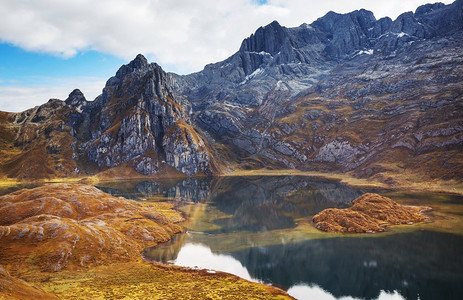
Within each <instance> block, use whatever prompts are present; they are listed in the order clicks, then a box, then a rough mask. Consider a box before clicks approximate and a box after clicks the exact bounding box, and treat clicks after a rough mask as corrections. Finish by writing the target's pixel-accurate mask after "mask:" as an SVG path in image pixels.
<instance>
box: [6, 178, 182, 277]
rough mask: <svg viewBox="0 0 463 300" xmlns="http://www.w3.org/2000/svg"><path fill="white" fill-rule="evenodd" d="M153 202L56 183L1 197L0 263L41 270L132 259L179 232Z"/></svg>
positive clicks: (88, 187)
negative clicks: (139, 201)
mask: <svg viewBox="0 0 463 300" xmlns="http://www.w3.org/2000/svg"><path fill="white" fill-rule="evenodd" d="M154 205H155V204H141V203H138V202H135V201H131V200H127V199H123V198H116V197H113V196H111V195H109V194H106V193H103V192H102V191H100V190H98V189H96V188H95V187H92V186H87V185H76V184H73V185H71V184H60V185H51V186H44V187H39V188H35V189H31V190H20V191H17V192H15V193H11V194H8V195H5V196H2V197H0V220H1V221H0V225H1V226H0V240H1V244H0V264H4V265H7V266H8V268H9V269H10V270H20V269H21V270H25V269H29V268H34V267H39V268H40V269H41V270H43V271H58V270H61V269H64V268H81V267H86V266H92V265H101V264H107V263H110V262H120V261H132V260H136V259H138V258H139V257H140V252H141V251H142V250H143V249H144V248H145V247H147V246H152V245H156V244H157V243H160V242H165V241H168V240H169V239H170V238H171V237H172V236H173V235H174V234H175V233H177V232H180V231H181V230H182V228H181V227H180V226H179V225H177V224H174V223H172V222H171V221H170V220H169V219H168V218H167V217H166V216H164V215H162V214H160V213H158V212H157V211H156V209H155V207H154Z"/></svg>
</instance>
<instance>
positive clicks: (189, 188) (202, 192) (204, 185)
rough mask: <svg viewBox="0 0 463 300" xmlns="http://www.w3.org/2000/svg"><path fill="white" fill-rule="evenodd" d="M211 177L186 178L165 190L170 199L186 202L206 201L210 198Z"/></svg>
mask: <svg viewBox="0 0 463 300" xmlns="http://www.w3.org/2000/svg"><path fill="white" fill-rule="evenodd" d="M210 192H211V178H204V179H198V178H186V179H185V180H183V181H181V182H179V183H178V184H176V185H175V186H173V187H171V188H170V189H169V190H168V191H167V196H168V197H169V198H170V199H179V200H182V201H188V202H206V201H208V200H209V198H210Z"/></svg>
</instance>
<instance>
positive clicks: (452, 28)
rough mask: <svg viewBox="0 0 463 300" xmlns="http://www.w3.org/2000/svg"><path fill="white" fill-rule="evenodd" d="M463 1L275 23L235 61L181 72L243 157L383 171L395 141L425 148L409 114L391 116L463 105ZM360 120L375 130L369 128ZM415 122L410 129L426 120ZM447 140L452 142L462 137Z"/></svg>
mask: <svg viewBox="0 0 463 300" xmlns="http://www.w3.org/2000/svg"><path fill="white" fill-rule="evenodd" d="M461 7H462V1H461V0H460V1H456V2H454V3H453V4H451V5H443V4H430V5H425V6H421V7H419V8H418V9H417V10H416V12H415V13H413V12H407V13H404V14H402V15H400V16H399V17H398V18H397V19H396V20H391V19H390V18H382V19H379V20H376V18H375V17H374V15H373V14H372V13H371V12H369V11H366V10H358V11H354V12H351V13H348V14H338V13H334V12H329V13H328V14H326V15H325V16H323V17H321V18H319V19H318V20H316V21H315V22H313V23H312V24H310V25H308V24H303V25H301V26H299V27H296V28H285V27H283V26H281V25H280V24H279V23H278V22H276V21H274V22H272V23H270V24H269V25H267V26H264V27H261V28H259V29H258V30H257V31H256V32H255V33H254V34H252V35H251V36H250V37H249V38H247V39H245V40H244V41H243V42H242V44H241V47H240V49H239V51H238V52H236V53H235V54H234V55H232V56H231V57H230V58H228V59H226V60H225V61H223V62H218V63H216V64H210V65H207V66H206V67H205V68H204V70H203V71H201V72H198V73H194V74H190V75H187V76H180V77H179V76H175V75H173V79H174V82H175V86H176V88H177V89H178V90H179V91H180V92H181V93H183V94H184V95H186V97H187V98H188V100H189V101H190V102H191V104H192V109H193V116H194V119H195V120H196V122H197V123H198V124H199V125H200V126H201V128H202V129H203V130H205V131H208V132H209V133H211V134H212V135H213V136H214V137H216V138H217V141H220V142H223V143H225V144H227V145H229V146H230V147H231V148H232V149H234V150H233V151H235V152H237V153H239V156H240V160H241V161H245V163H247V161H248V160H252V161H255V160H256V159H255V158H256V157H258V160H259V161H261V162H262V163H261V166H265V165H272V166H275V167H285V168H302V169H309V170H324V171H333V170H335V171H342V172H346V171H352V170H355V173H357V174H359V176H364V175H360V174H365V173H362V172H363V171H364V170H365V169H370V170H379V169H381V167H379V166H378V163H379V161H382V160H383V159H384V156H381V153H383V152H384V151H386V150H390V149H391V148H392V146H393V145H396V146H397V145H409V146H408V149H409V150H410V151H412V152H414V153H416V147H415V146H414V145H413V143H410V142H409V141H408V140H409V138H406V139H403V136H404V134H403V133H401V134H398V131H400V130H401V129H399V127H400V126H402V125H403V123H404V122H405V120H400V121H399V120H394V121H392V122H389V124H394V125H393V126H394V129H392V128H390V127H391V125H389V127H388V128H386V127H385V125H384V122H386V119H387V118H397V117H398V116H399V115H402V114H403V116H406V115H407V113H412V112H413V111H415V110H417V109H422V110H424V111H426V114H427V115H428V116H429V115H438V114H439V113H438V110H440V109H438V107H437V106H436V105H443V106H447V110H449V111H452V110H457V111H459V110H460V108H456V107H454V105H455V104H456V102H455V100H456V99H461V89H459V88H458V85H461V83H462V82H463V73H462V70H460V69H459V68H458V66H459V65H460V64H461V61H460V60H461V59H460V58H459V57H460V56H459V55H458V53H459V52H461V49H462V42H461V41H462V35H461V32H462V26H463V19H462V8H461ZM414 95H421V96H422V97H421V99H424V98H426V99H428V100H426V101H427V102H428V105H426V104H425V103H424V102H425V101H424V100H419V99H418V98H417V97H414ZM443 95H447V96H448V97H446V96H443ZM441 97H444V98H446V99H448V100H446V101H449V102H442V101H440V100H439V99H441ZM450 99H453V100H450ZM434 100H435V101H434ZM450 101H452V102H450ZM431 102H432V103H434V102H435V104H431ZM438 102H440V104H436V103H438ZM347 107H352V108H353V109H354V110H355V112H352V113H351V112H350V109H348V108H347ZM313 112H315V113H313ZM404 118H405V117H404ZM433 119H434V120H436V119H435V118H433ZM457 119H458V117H457V118H455V119H454V120H453V121H451V123H453V124H455V122H459V121H458V120H457ZM436 121H437V120H436ZM439 122H440V121H437V123H439ZM352 123H354V124H352ZM355 123H357V124H355ZM360 123H362V124H361V125H360ZM437 123H436V124H435V126H436V127H438V126H440V125H438V124H437ZM358 125H359V126H362V128H365V129H367V128H369V129H371V130H369V131H370V132H369V133H368V134H363V132H365V131H364V130H357V126H358ZM395 125H397V126H395ZM409 126H410V127H406V128H409V133H410V134H411V132H413V131H414V130H415V129H416V128H418V127H419V125H418V124H415V125H413V124H411V125H409ZM452 126H453V125H452ZM351 128H352V130H351ZM351 131H355V132H351ZM367 131H368V130H367ZM358 133H360V134H358ZM359 135H360V136H361V137H359ZM406 135H407V136H408V134H406ZM443 139H445V140H446V142H443V144H446V145H448V144H447V143H449V142H450V139H451V140H452V141H453V142H452V143H453V145H456V144H458V142H457V141H459V139H458V138H450V137H449V138H448V139H447V138H443ZM399 140H400V141H399ZM455 143H456V144H455ZM443 144H442V145H443ZM434 145H437V143H435V144H434ZM459 145H461V144H459ZM444 148H445V147H444V146H442V147H440V148H439V150H438V151H447V150H444ZM434 149H437V148H434ZM452 149H453V148H452ZM395 156H396V157H397V155H395ZM410 156H413V154H410ZM410 156H407V159H413V158H411V157H410ZM434 157H438V155H435V156H434ZM372 158H375V159H376V161H375V162H372ZM422 159H423V160H424V158H418V159H417V160H422ZM455 160H458V158H455ZM401 161H402V160H401ZM403 161H406V159H404V160H403ZM381 164H382V162H381ZM366 165H370V166H368V167H366ZM372 165H375V166H374V167H373V166H372ZM415 165H420V163H418V164H415ZM357 170H358V171H357ZM455 170H456V169H455ZM419 172H422V171H419ZM374 173H376V172H375V171H373V172H371V174H374ZM424 173H428V174H430V173H429V170H428V171H426V172H424ZM451 173H452V171H449V172H448V174H451ZM456 177H458V176H456Z"/></svg>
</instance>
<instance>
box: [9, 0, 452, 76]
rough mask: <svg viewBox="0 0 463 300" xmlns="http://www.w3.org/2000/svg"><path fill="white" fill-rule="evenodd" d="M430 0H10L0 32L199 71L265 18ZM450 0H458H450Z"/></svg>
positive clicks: (383, 10) (67, 52)
mask: <svg viewBox="0 0 463 300" xmlns="http://www.w3.org/2000/svg"><path fill="white" fill-rule="evenodd" d="M425 2H428V0H407V1H403V0H376V1H371V0H355V1H353V0H352V1H345V0H325V1H316V0H269V1H268V2H267V4H266V5H262V6H259V5H258V4H257V1H255V0H234V1H229V0H197V1H191V0H169V1H165V0H99V1H94V0H73V1H71V0H68V1H62V0H41V1H36V0H2V1H0V11H2V12H3V13H2V18H1V19H0V39H1V40H2V41H5V42H10V43H13V44H14V45H17V46H20V47H22V48H24V49H26V50H31V51H41V52H46V53H53V54H56V55H60V56H63V57H70V56H73V55H75V54H76V53H78V52H79V51H82V50H88V49H92V50H97V51H100V52H104V53H108V54H113V55H116V56H118V57H121V58H124V59H126V60H129V59H132V58H133V57H134V56H135V55H136V54H138V53H143V54H145V55H146V56H147V57H148V58H149V59H150V60H153V61H157V62H158V63H159V64H161V65H162V66H164V67H165V68H166V69H167V70H170V71H176V72H180V73H189V72H192V71H199V70H201V69H202V68H203V66H204V65H205V64H207V63H210V62H216V61H220V60H223V59H225V58H226V57H228V56H230V55H231V54H233V53H234V52H235V51H237V50H238V48H239V46H240V43H241V41H242V40H243V38H245V37H247V36H249V35H250V34H251V33H253V32H254V31H255V30H256V29H257V28H258V27H259V26H262V25H266V24H268V23H270V22H271V21H273V20H278V21H279V22H280V23H281V24H282V25H285V26H288V27H289V26H298V25H300V24H302V23H304V22H305V23H311V22H312V21H314V20H315V19H316V18H318V17H321V16H322V15H324V14H325V13H326V12H328V11H329V10H333V11H337V12H348V11H352V10H355V9H359V8H366V9H370V10H372V11H373V12H375V14H376V16H377V17H382V16H385V15H389V16H391V17H393V18H395V17H397V15H398V14H399V13H401V12H404V11H409V10H414V9H415V8H416V7H417V6H419V5H420V4H423V3H425ZM444 2H446V3H450V2H451V1H449V0H446V1H444Z"/></svg>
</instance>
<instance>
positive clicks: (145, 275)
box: [25, 262, 291, 299]
mask: <svg viewBox="0 0 463 300" xmlns="http://www.w3.org/2000/svg"><path fill="white" fill-rule="evenodd" d="M25 279H27V281H29V282H32V283H35V284H36V285H37V286H40V287H41V288H42V289H44V290H45V291H47V292H50V293H54V294H56V295H57V296H58V297H60V298H65V299H122V298H123V299H129V298H130V299H291V297H289V296H288V295H287V294H286V293H285V292H283V291H282V290H280V289H277V288H274V287H271V286H266V285H263V284H259V283H253V282H249V281H247V280H244V279H241V278H239V277H237V276H235V275H231V274H226V273H222V272H213V273H212V272H211V273H210V272H208V271H206V270H192V269H187V268H180V267H175V266H169V267H168V266H163V265H160V264H157V265H150V264H148V263H143V262H132V263H119V264H111V265H108V266H101V267H97V268H92V269H89V270H87V271H86V272H73V271H65V272H60V273H55V274H47V273H41V274H33V275H28V276H25Z"/></svg>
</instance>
